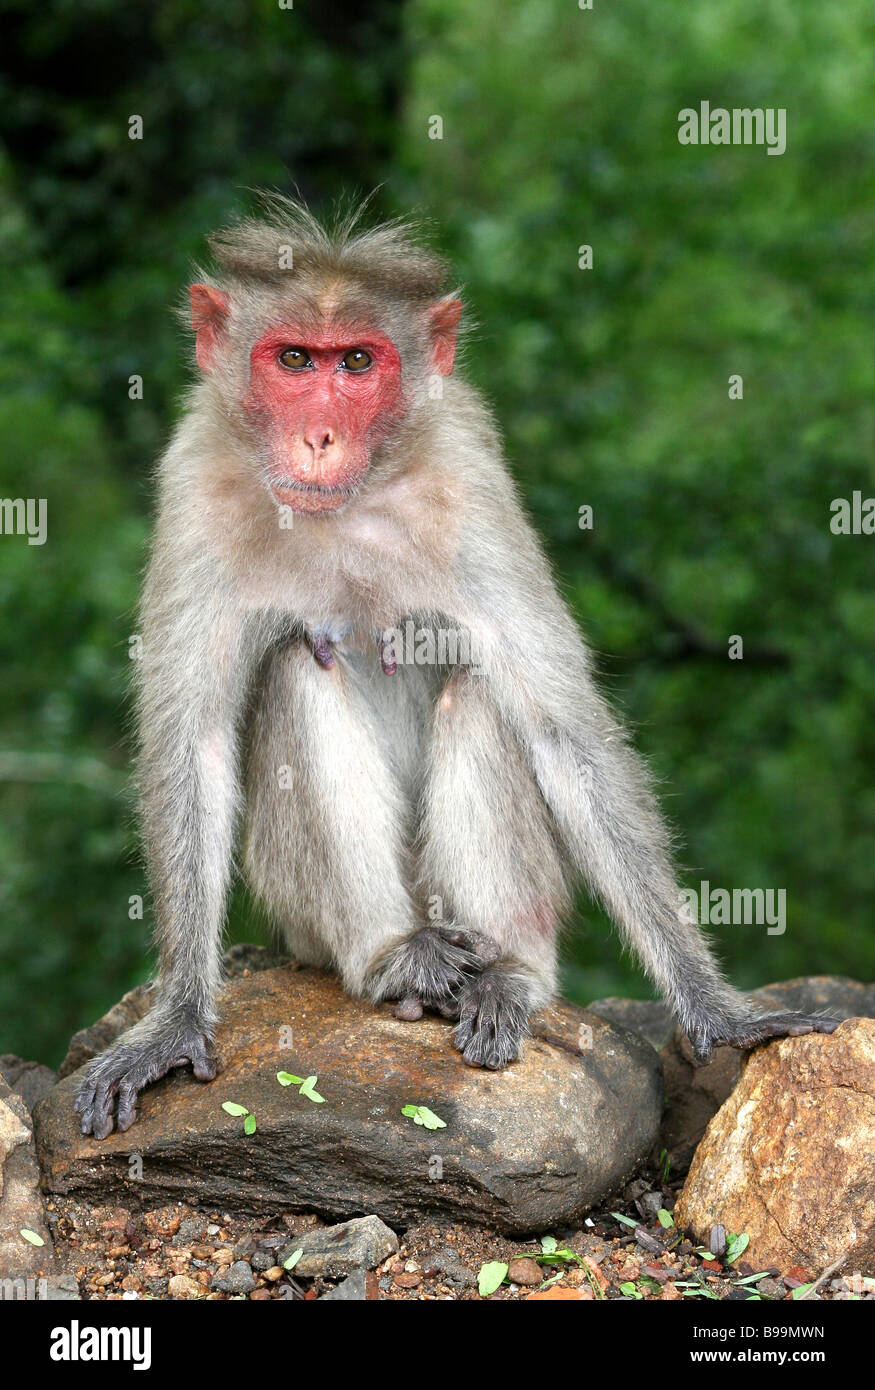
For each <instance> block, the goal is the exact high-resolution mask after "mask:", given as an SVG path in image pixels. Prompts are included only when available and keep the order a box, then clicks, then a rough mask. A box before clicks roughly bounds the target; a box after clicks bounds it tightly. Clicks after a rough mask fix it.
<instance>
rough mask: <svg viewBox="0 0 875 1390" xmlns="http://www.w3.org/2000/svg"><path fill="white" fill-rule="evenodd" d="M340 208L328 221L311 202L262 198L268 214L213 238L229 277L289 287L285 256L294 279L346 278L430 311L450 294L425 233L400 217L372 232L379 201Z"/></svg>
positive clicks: (216, 256)
mask: <svg viewBox="0 0 875 1390" xmlns="http://www.w3.org/2000/svg"><path fill="white" fill-rule="evenodd" d="M371 197H373V195H370V196H369V197H368V198H365V199H363V200H360V201H358V202H354V203H353V202H349V203H347V204H346V205H343V204H340V205H338V206H337V207H336V208H335V210H334V212H333V213H332V214H331V215H330V216H329V217H327V218H326V219H324V220H322V219H320V218H318V217H317V216H316V215H315V214H314V213H312V212H311V211H310V209H309V208H308V207H307V206H306V204H305V203H303V202H301V201H298V200H296V199H294V198H287V197H285V196H283V195H282V194H280V193H259V194H258V201H259V204H260V212H259V213H258V214H256V215H254V216H251V217H242V218H240V219H239V220H238V221H236V222H234V223H232V224H231V225H230V226H228V227H224V228H222V229H221V230H219V231H217V232H215V233H214V234H213V235H212V236H211V237H210V238H209V246H210V251H211V252H212V255H213V257H214V259H215V261H216V264H217V266H218V267H219V270H220V272H221V274H220V277H219V278H222V276H227V277H230V278H232V279H235V280H238V281H241V282H242V283H244V284H246V283H249V284H252V285H272V284H288V276H289V271H288V269H282V268H281V266H282V254H283V251H284V249H286V255H287V254H288V249H290V250H291V253H292V268H293V272H292V273H295V272H296V271H300V272H303V273H307V272H311V271H312V272H315V273H317V274H320V275H334V274H341V275H343V276H344V277H345V278H346V279H348V280H352V281H356V282H360V283H361V284H362V285H363V286H365V287H366V288H369V289H374V288H376V289H379V290H382V291H384V292H386V293H388V294H390V295H392V296H394V297H399V298H403V299H407V300H409V301H411V302H413V303H417V304H418V303H422V304H428V303H430V302H431V301H432V300H434V299H437V298H438V297H439V296H440V295H441V293H442V292H443V289H444V286H445V284H446V282H447V277H448V274H449V267H448V265H447V263H446V262H445V261H444V260H443V259H442V258H441V257H440V256H438V255H436V254H435V253H434V252H433V251H431V250H429V249H428V248H427V247H425V246H423V245H422V244H421V243H422V237H423V229H422V226H421V224H420V223H417V222H416V221H414V220H413V219H411V218H406V217H398V218H393V219H392V220H391V221H388V222H381V223H376V224H374V225H372V226H370V227H369V226H367V225H366V223H365V215H366V213H367V209H368V205H369V203H370V201H371Z"/></svg>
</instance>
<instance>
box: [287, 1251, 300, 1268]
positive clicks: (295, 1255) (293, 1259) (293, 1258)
mask: <svg viewBox="0 0 875 1390" xmlns="http://www.w3.org/2000/svg"><path fill="white" fill-rule="evenodd" d="M303 1253H304V1252H303V1250H293V1251H292V1253H291V1255H290V1256H289V1258H288V1259H287V1260H283V1269H294V1268H295V1265H296V1264H297V1263H298V1260H299V1259H300V1258H301V1256H302V1255H303Z"/></svg>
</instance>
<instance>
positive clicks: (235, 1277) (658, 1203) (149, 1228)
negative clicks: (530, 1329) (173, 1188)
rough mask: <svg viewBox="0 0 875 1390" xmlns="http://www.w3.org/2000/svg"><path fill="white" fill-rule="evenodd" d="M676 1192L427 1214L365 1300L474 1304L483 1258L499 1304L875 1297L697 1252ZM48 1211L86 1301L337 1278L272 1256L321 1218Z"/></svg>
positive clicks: (219, 1292)
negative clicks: (535, 1224) (475, 1220)
mask: <svg viewBox="0 0 875 1390" xmlns="http://www.w3.org/2000/svg"><path fill="white" fill-rule="evenodd" d="M679 1188H680V1181H677V1182H675V1181H674V1180H673V1181H672V1182H671V1183H663V1182H662V1181H661V1180H660V1176H659V1175H658V1174H653V1173H651V1174H650V1175H649V1178H648V1177H644V1178H640V1179H637V1180H636V1181H635V1182H634V1183H632V1184H630V1185H629V1187H627V1189H626V1191H625V1192H624V1193H623V1194H622V1196H621V1197H619V1198H618V1199H617V1200H616V1202H614V1203H612V1204H611V1210H610V1211H600V1212H593V1213H592V1214H591V1215H590V1216H589V1217H587V1218H586V1219H585V1220H584V1222H583V1223H582V1225H581V1226H580V1227H578V1228H577V1229H574V1230H557V1231H553V1232H544V1233H541V1234H540V1235H539V1236H538V1237H535V1238H534V1239H531V1240H513V1239H510V1238H508V1237H507V1236H503V1235H500V1234H498V1233H496V1232H494V1231H489V1230H483V1229H481V1228H478V1227H475V1226H468V1225H446V1224H435V1223H431V1222H429V1221H423V1222H420V1223H418V1224H416V1225H413V1226H410V1227H408V1228H407V1229H406V1230H403V1231H402V1230H399V1231H398V1236H399V1240H400V1248H399V1250H398V1252H397V1253H396V1254H394V1255H392V1256H390V1257H389V1258H388V1259H387V1260H385V1261H384V1262H383V1263H382V1264H381V1265H379V1266H378V1268H377V1270H376V1271H375V1273H374V1274H373V1275H370V1276H369V1277H368V1279H367V1297H368V1298H369V1299H377V1298H379V1299H390V1300H411V1299H412V1300H416V1301H420V1302H421V1301H433V1300H444V1301H446V1300H450V1301H455V1300H457V1299H461V1300H475V1301H477V1300H479V1299H480V1297H481V1294H480V1293H479V1291H478V1278H479V1276H480V1272H481V1270H482V1269H483V1266H485V1265H496V1264H497V1265H506V1266H507V1267H508V1269H507V1272H506V1274H505V1272H504V1271H503V1270H502V1269H497V1270H493V1271H492V1275H493V1283H494V1284H497V1287H496V1288H495V1291H494V1292H492V1293H491V1294H489V1295H488V1296H489V1297H491V1298H494V1299H505V1300H506V1299H515V1300H519V1299H536V1300H558V1299H563V1300H579V1301H600V1300H615V1299H628V1300H639V1299H651V1300H652V1299H659V1300H662V1301H666V1302H669V1301H674V1300H677V1299H683V1298H697V1299H741V1300H746V1299H750V1298H756V1297H759V1298H761V1299H792V1298H794V1297H795V1298H799V1297H800V1296H801V1295H802V1294H803V1293H804V1294H805V1295H806V1297H809V1298H815V1299H817V1298H821V1299H850V1298H855V1299H860V1298H863V1299H867V1300H869V1299H875V1281H872V1280H866V1281H860V1279H859V1277H857V1279H856V1281H854V1279H853V1278H852V1277H851V1276H849V1277H848V1280H847V1282H846V1281H845V1280H844V1279H842V1277H841V1275H840V1274H839V1275H836V1276H833V1277H828V1278H826V1279H824V1280H823V1282H822V1283H820V1284H818V1285H817V1286H816V1287H815V1288H814V1289H810V1290H809V1289H807V1288H806V1287H805V1278H804V1271H803V1270H802V1269H800V1268H798V1267H796V1268H792V1269H786V1270H777V1269H770V1270H765V1271H763V1270H757V1269H754V1268H753V1267H752V1266H750V1265H749V1264H748V1263H747V1262H746V1261H745V1259H744V1254H743V1251H741V1252H739V1251H738V1250H737V1247H736V1248H733V1245H732V1243H731V1234H730V1238H729V1243H728V1245H727V1244H726V1243H725V1242H726V1237H725V1235H724V1233H723V1232H722V1231H721V1230H720V1229H719V1228H715V1231H714V1232H713V1233H712V1241H711V1245H712V1247H713V1248H714V1250H715V1251H716V1253H714V1254H711V1252H710V1251H707V1250H704V1249H701V1248H697V1247H696V1246H694V1244H693V1243H692V1242H691V1241H690V1240H688V1239H686V1238H685V1235H684V1233H683V1232H680V1231H678V1230H676V1229H675V1227H674V1226H673V1225H670V1224H668V1222H669V1214H670V1212H671V1210H672V1208H673V1207H674V1203H675V1198H676V1196H677V1192H678V1191H679ZM47 1207H48V1213H47V1214H48V1217H49V1223H50V1225H51V1227H52V1229H53V1232H54V1236H55V1242H56V1247H57V1250H58V1254H59V1256H60V1259H61V1262H62V1265H63V1267H64V1268H65V1269H67V1270H68V1271H70V1272H72V1273H74V1274H75V1276H76V1279H77V1281H78V1283H79V1289H80V1293H81V1295H82V1297H83V1298H85V1299H107V1300H111V1299H124V1298H128V1299H134V1298H136V1299H148V1298H154V1299H168V1298H170V1299H183V1300H185V1299H188V1300H195V1299H206V1300H209V1301H215V1300H225V1299H229V1298H231V1299H233V1298H236V1299H241V1298H247V1299H251V1300H252V1301H255V1302H261V1301H268V1300H272V1299H293V1300H300V1301H304V1302H308V1301H312V1300H315V1299H318V1298H320V1297H322V1296H323V1294H325V1293H327V1292H329V1291H330V1290H331V1289H333V1288H335V1287H336V1286H337V1285H338V1284H341V1283H342V1280H340V1279H329V1278H316V1279H303V1278H295V1276H294V1274H293V1273H291V1274H290V1273H289V1272H287V1271H286V1270H285V1269H284V1268H283V1267H282V1266H281V1265H280V1264H279V1263H278V1262H277V1261H278V1258H279V1251H280V1250H284V1249H287V1248H288V1245H289V1243H290V1241H291V1240H292V1239H293V1237H294V1234H295V1233H296V1232H299V1231H304V1230H309V1229H312V1228H313V1227H314V1226H319V1225H321V1224H327V1223H322V1222H320V1220H319V1218H318V1217H316V1216H307V1215H298V1214H296V1215H290V1214H284V1215H282V1216H279V1217H276V1218H272V1219H271V1218H268V1219H264V1218H258V1219H254V1218H251V1217H250V1218H247V1217H245V1216H241V1215H234V1214H231V1213H229V1212H221V1211H198V1210H194V1209H192V1208H189V1207H186V1206H184V1205H181V1204H179V1205H174V1206H166V1207H161V1208H157V1209H154V1210H151V1211H135V1210H128V1209H127V1208H124V1207H94V1206H89V1205H86V1204H85V1203H83V1202H81V1201H77V1200H74V1199H70V1198H54V1199H52V1200H50V1201H49V1203H48V1204H47ZM658 1210H661V1217H660V1216H657V1211H658ZM611 1212H616V1213H619V1215H620V1216H625V1217H626V1218H627V1221H626V1222H622V1221H620V1220H618V1219H617V1218H616V1217H615V1216H614V1215H612V1214H611ZM631 1223H635V1224H634V1225H633V1224H631ZM502 1274H504V1279H503V1280H502V1282H500V1283H498V1280H499V1279H501V1276H502ZM757 1276H759V1277H757ZM360 1297H361V1293H359V1298H360Z"/></svg>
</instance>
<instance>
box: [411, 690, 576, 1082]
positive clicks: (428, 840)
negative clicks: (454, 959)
mask: <svg viewBox="0 0 875 1390" xmlns="http://www.w3.org/2000/svg"><path fill="white" fill-rule="evenodd" d="M420 842H421V858H420V887H421V892H422V894H423V895H424V896H429V897H434V896H437V897H438V899H440V900H441V902H442V906H443V911H444V915H445V916H447V915H449V917H450V918H451V920H453V921H456V922H460V923H462V924H463V925H464V926H465V927H466V928H467V929H469V930H471V931H473V932H474V933H475V934H476V938H477V939H485V941H486V942H488V943H489V948H488V952H487V951H484V950H483V948H482V947H481V948H480V950H479V952H478V954H479V955H480V958H481V962H482V968H481V969H480V970H479V971H477V972H476V973H473V974H470V975H469V976H468V978H467V979H465V980H464V982H463V983H462V987H461V990H460V992H459V995H458V1013H459V1024H458V1027H457V1028H456V1031H455V1035H454V1036H455V1043H456V1046H457V1047H458V1048H459V1049H460V1050H461V1052H462V1053H463V1055H464V1058H465V1061H466V1062H468V1063H469V1064H470V1065H472V1066H485V1067H491V1068H496V1067H501V1066H504V1065H505V1064H506V1063H508V1062H510V1061H512V1060H513V1059H514V1058H515V1057H516V1056H517V1055H518V1054H519V1049H520V1044H521V1042H522V1038H523V1036H524V1034H525V1031H526V1026H527V1023H528V1019H529V1016H530V1014H531V1013H532V1012H533V1011H534V1010H535V1009H538V1008H540V1007H542V1006H543V1005H544V1004H546V1003H547V1002H548V1000H549V999H550V997H551V996H552V994H553V990H554V987H555V978H556V932H557V928H558V923H559V920H560V918H561V916H562V914H563V912H564V911H565V910H566V908H567V891H566V883H565V876H564V872H563V868H562V862H561V854H560V852H559V849H558V846H557V844H556V841H555V836H554V833H553V829H552V825H551V822H550V817H549V813H548V811H547V808H546V806H545V805H544V801H543V798H542V796H541V794H540V792H539V790H538V788H537V785H536V783H535V780H534V778H533V776H532V772H531V768H530V767H529V765H528V764H527V762H526V759H525V756H524V753H523V750H522V748H521V747H520V745H519V743H518V741H517V739H516V738H515V736H514V735H513V734H512V733H511V731H510V730H509V729H508V728H507V727H506V726H505V725H504V724H503V723H502V721H501V719H500V717H499V715H498V713H497V711H496V710H495V708H494V705H493V703H492V702H491V700H490V699H489V697H488V693H487V692H486V690H485V689H484V687H483V685H482V683H480V682H479V681H478V680H477V679H476V678H472V677H469V676H468V675H467V674H466V673H465V672H464V671H457V672H456V673H455V674H454V675H453V677H452V678H451V679H450V681H449V682H448V683H447V685H446V687H445V689H444V691H443V692H442V694H441V695H440V697H439V699H438V701H437V706H436V709H435V715H434V727H433V736H432V744H431V750H430V757H429V766H428V775H427V781H426V786H425V791H424V798H423V815H422V824H421V829H420ZM490 957H491V958H490Z"/></svg>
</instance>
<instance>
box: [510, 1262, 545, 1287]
mask: <svg viewBox="0 0 875 1390" xmlns="http://www.w3.org/2000/svg"><path fill="white" fill-rule="evenodd" d="M507 1274H508V1278H509V1279H511V1280H512V1281H513V1283H514V1284H526V1285H532V1284H540V1283H543V1280H544V1274H543V1271H542V1269H541V1267H540V1265H539V1264H538V1262H537V1261H536V1260H532V1259H529V1258H528V1257H527V1256H521V1257H520V1258H519V1259H517V1260H511V1262H510V1264H509V1266H508V1270H507Z"/></svg>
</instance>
